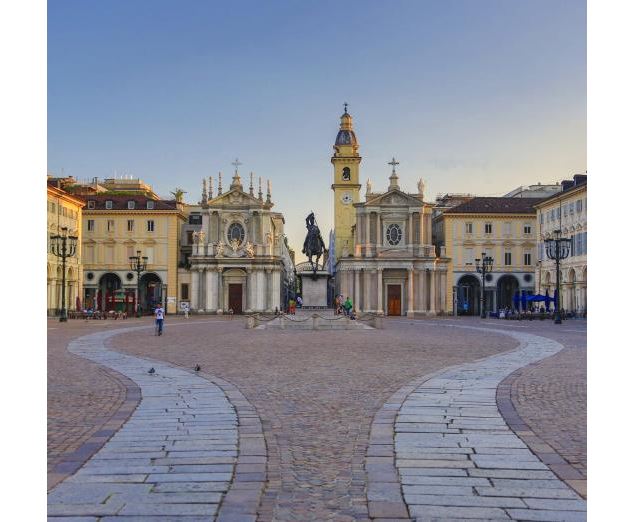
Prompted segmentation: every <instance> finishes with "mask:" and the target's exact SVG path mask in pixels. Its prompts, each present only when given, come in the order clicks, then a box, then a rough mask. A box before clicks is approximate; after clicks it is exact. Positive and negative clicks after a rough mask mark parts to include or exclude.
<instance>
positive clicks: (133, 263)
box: [128, 250, 148, 317]
mask: <svg viewBox="0 0 635 522" xmlns="http://www.w3.org/2000/svg"><path fill="white" fill-rule="evenodd" d="M128 259H130V269H131V270H132V271H134V272H136V273H137V317H141V272H145V271H146V268H148V258H147V257H146V256H143V257H141V250H137V255H136V256H130V257H129V258H128Z"/></svg>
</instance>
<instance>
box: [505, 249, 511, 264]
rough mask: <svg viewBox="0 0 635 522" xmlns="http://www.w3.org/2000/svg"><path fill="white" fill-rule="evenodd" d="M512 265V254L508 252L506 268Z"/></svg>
mask: <svg viewBox="0 0 635 522" xmlns="http://www.w3.org/2000/svg"><path fill="white" fill-rule="evenodd" d="M511 264H512V253H511V252H509V251H507V252H505V266H511Z"/></svg>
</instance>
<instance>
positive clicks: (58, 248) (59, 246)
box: [51, 227, 77, 323]
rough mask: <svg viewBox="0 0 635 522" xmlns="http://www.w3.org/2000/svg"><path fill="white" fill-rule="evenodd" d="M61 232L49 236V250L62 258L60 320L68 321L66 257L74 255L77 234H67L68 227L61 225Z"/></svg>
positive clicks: (62, 321)
mask: <svg viewBox="0 0 635 522" xmlns="http://www.w3.org/2000/svg"><path fill="white" fill-rule="evenodd" d="M61 231H62V233H61V234H58V235H55V236H51V252H52V253H53V255H55V256H57V257H59V258H61V259H62V310H61V312H60V322H61V323H65V322H66V321H68V316H67V314H66V258H67V257H72V256H74V255H75V252H76V250H77V236H69V235H68V228H66V227H62V228H61Z"/></svg>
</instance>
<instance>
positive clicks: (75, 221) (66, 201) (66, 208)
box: [46, 176, 84, 315]
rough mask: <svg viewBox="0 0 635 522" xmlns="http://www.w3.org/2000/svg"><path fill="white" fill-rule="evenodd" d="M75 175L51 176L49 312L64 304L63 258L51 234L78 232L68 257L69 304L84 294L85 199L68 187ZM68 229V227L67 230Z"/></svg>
mask: <svg viewBox="0 0 635 522" xmlns="http://www.w3.org/2000/svg"><path fill="white" fill-rule="evenodd" d="M73 182H74V180H73V178H53V177H51V176H49V177H48V179H47V184H46V185H47V186H46V205H47V213H46V216H47V219H46V225H47V227H46V232H47V256H46V303H47V304H46V308H47V313H48V315H58V314H59V312H60V309H61V308H62V279H63V277H62V259H61V258H59V257H57V256H55V255H54V254H53V252H52V250H51V243H52V241H51V236H55V235H62V234H64V233H66V234H67V235H69V236H77V237H78V238H79V239H78V241H77V251H76V253H75V255H74V256H72V257H68V258H66V308H67V309H75V307H76V304H77V298H78V296H81V295H82V257H81V242H82V241H81V240H82V227H81V222H82V207H83V206H84V202H83V201H82V200H81V199H80V198H78V197H76V196H73V195H71V194H69V193H68V192H66V190H64V187H65V186H66V185H68V184H70V183H73ZM64 229H65V230H64Z"/></svg>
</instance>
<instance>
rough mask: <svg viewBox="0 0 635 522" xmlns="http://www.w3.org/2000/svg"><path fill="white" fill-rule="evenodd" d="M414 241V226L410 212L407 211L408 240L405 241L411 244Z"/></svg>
mask: <svg viewBox="0 0 635 522" xmlns="http://www.w3.org/2000/svg"><path fill="white" fill-rule="evenodd" d="M414 242H415V234H414V228H413V226H412V212H408V240H407V243H408V244H409V245H412V244H413V243H414Z"/></svg>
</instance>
